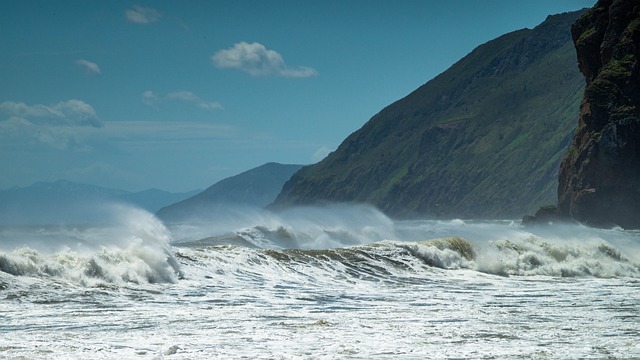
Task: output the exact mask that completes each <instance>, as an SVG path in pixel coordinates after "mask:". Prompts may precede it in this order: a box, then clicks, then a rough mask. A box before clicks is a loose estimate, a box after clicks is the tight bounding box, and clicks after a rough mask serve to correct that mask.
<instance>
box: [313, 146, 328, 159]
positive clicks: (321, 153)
mask: <svg viewBox="0 0 640 360" xmlns="http://www.w3.org/2000/svg"><path fill="white" fill-rule="evenodd" d="M331 151H332V150H331V149H329V148H328V147H326V146H321V147H320V148H318V150H316V151H315V152H314V153H313V155H312V156H311V160H313V161H314V162H318V161H320V160H322V159H324V158H326V157H327V155H329V153H331Z"/></svg>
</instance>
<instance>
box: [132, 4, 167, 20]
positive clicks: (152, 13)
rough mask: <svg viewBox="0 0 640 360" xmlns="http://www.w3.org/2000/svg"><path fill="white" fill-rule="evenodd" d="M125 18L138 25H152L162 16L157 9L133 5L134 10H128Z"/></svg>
mask: <svg viewBox="0 0 640 360" xmlns="http://www.w3.org/2000/svg"><path fill="white" fill-rule="evenodd" d="M124 16H125V17H126V18H127V20H129V21H130V22H132V23H136V24H151V23H154V22H156V21H158V20H160V18H162V14H160V13H159V12H158V11H157V10H156V9H152V8H148V7H142V6H139V5H133V8H131V9H127V10H126V11H125V12H124Z"/></svg>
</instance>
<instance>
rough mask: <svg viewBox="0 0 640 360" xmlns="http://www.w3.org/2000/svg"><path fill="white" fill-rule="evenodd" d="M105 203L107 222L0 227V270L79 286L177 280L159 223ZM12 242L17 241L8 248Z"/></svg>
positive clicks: (137, 211) (176, 266) (140, 212)
mask: <svg viewBox="0 0 640 360" xmlns="http://www.w3.org/2000/svg"><path fill="white" fill-rule="evenodd" d="M108 209H109V211H108V213H109V215H110V217H111V218H110V219H109V224H108V225H100V226H83V227H71V228H68V227H65V226H56V227H44V228H39V229H38V230H37V231H33V228H31V227H29V228H12V229H8V230H6V231H3V233H2V240H3V241H2V248H4V250H0V271H1V272H4V273H8V274H12V275H17V276H34V277H50V278H57V279H60V280H64V281H69V282H71V283H74V284H81V285H83V286H96V285H99V284H105V283H107V284H120V283H158V282H175V281H177V280H178V278H179V276H180V269H179V264H178V262H177V260H176V259H175V257H174V255H173V252H172V250H171V247H170V240H171V236H170V233H169V231H168V230H167V229H166V228H165V227H164V225H163V224H162V223H161V222H160V221H158V220H157V219H156V218H155V217H154V216H153V215H152V214H149V213H148V212H146V211H144V210H141V209H136V208H133V207H128V206H124V205H115V204H112V205H108ZM17 242H19V243H21V245H20V246H19V247H17V248H16V247H14V248H13V249H8V248H10V247H11V246H12V245H13V246H15V245H14V244H15V243H17Z"/></svg>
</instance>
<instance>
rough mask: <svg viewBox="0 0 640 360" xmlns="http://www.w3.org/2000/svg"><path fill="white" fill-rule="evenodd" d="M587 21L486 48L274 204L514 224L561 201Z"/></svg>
mask: <svg viewBox="0 0 640 360" xmlns="http://www.w3.org/2000/svg"><path fill="white" fill-rule="evenodd" d="M581 14H582V12H573V13H566V14H560V15H554V16H550V17H548V18H547V19H546V20H545V21H544V22H543V23H542V24H540V25H539V26H537V27H536V28H534V29H522V30H518V31H514V32H512V33H509V34H506V35H503V36H501V37H499V38H497V39H494V40H492V41H489V42H487V43H486V44H483V45H481V46H479V47H477V48H476V49H475V50H473V51H472V52H471V53H470V54H468V55H467V56H465V57H464V58H463V59H461V60H460V61H458V62H457V63H456V64H454V65H453V66H451V67H450V68H449V69H448V70H447V71H445V72H444V73H442V74H440V75H438V76H437V77H435V78H434V79H432V80H431V81H429V82H427V83H426V84H424V85H423V86H421V87H420V88H418V89H416V90H415V91H414V92H412V93H411V94H409V95H407V96H406V97H405V98H403V99H401V100H398V101H397V102H395V103H393V104H391V105H389V106H388V107H386V108H384V109H383V110H382V111H380V112H379V113H378V114H376V115H375V116H374V117H372V118H371V119H370V120H369V121H368V122H367V123H366V124H365V125H364V126H363V127H362V128H361V129H360V130H358V131H356V132H354V133H353V134H351V135H350V136H349V137H347V138H346V139H345V140H344V142H343V143H342V144H341V145H340V146H339V147H338V149H337V150H336V151H335V152H333V153H332V154H330V155H329V156H328V157H327V158H326V159H324V160H323V161H321V162H320V163H318V164H315V165H311V166H308V167H305V168H303V169H302V170H300V171H299V172H297V173H296V174H295V175H294V176H293V177H292V178H291V180H289V181H288V182H287V183H286V185H285V186H284V187H283V190H282V192H281V193H280V195H279V196H278V199H277V200H276V203H275V204H274V206H275V207H278V206H291V205H306V204H313V203H318V202H320V203H321V202H364V203H370V204H373V205H375V206H377V207H379V208H380V209H381V210H383V211H384V212H385V213H387V214H389V215H392V216H395V217H402V218H406V217H442V218H451V217H463V218H516V217H520V216H522V215H523V214H525V213H531V212H533V211H535V209H537V208H538V207H539V206H542V205H546V204H551V203H555V202H556V199H557V192H556V191H557V186H558V183H557V181H558V168H559V164H560V161H561V159H562V157H563V156H564V154H565V153H566V149H567V148H568V146H569V143H570V141H571V137H572V135H573V133H574V130H575V126H576V123H577V115H578V112H579V107H580V99H581V98H582V94H583V92H584V77H583V76H582V74H580V72H579V70H578V68H577V66H576V53H575V47H574V45H573V42H572V41H571V25H572V24H573V23H574V22H575V21H576V20H577V19H578V18H579V17H580V15H581Z"/></svg>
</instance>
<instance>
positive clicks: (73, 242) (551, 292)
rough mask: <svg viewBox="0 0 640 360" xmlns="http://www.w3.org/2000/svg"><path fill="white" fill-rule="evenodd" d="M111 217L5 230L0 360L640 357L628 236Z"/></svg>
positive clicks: (374, 217) (638, 286)
mask: <svg viewBox="0 0 640 360" xmlns="http://www.w3.org/2000/svg"><path fill="white" fill-rule="evenodd" d="M103 211H104V210H103ZM109 212H110V214H112V216H110V218H109V221H105V222H104V223H101V224H94V225H86V224H84V225H71V224H57V225H47V226H22V227H12V226H4V227H2V228H0V358H9V359H13V358H25V359H39V358H47V359H52V358H69V359H116V358H117V359H120V358H134V359H137V358H139V359H163V358H166V359H198V358H201V359H208V358H225V359H226V358H250V359H274V358H275V359H298V358H302V359H311V358H313V359H323V358H324V359H339V358H345V359H371V358H379V359H387V358H402V359H424V358H432V359H438V358H553V359H557V358H566V359H575V358H624V359H626V358H634V357H635V358H638V357H640V233H638V232H634V231H625V230H622V229H607V230H602V229H591V228H587V227H584V226H581V225H553V226H546V227H541V228H523V227H521V226H520V225H519V223H518V222H514V221H469V220H464V221H463V220H450V221H433V220H422V221H393V220H391V219H389V218H387V217H386V216H384V215H383V214H382V213H380V212H379V211H377V210H375V209H374V208H371V207H367V206H331V207H325V208H299V209H293V210H289V211H286V212H282V213H278V214H275V213H270V212H267V211H261V210H254V211H249V210H247V211H246V212H245V213H244V214H243V216H232V217H225V216H221V215H220V214H217V215H215V216H213V215H212V217H211V219H210V220H209V221H202V222H199V223H182V224H170V225H165V224H163V223H162V222H161V221H159V220H158V219H157V218H155V217H154V216H153V215H152V214H149V213H146V212H144V211H142V210H139V209H134V208H130V207H127V206H110V210H109ZM230 213H237V212H230Z"/></svg>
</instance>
